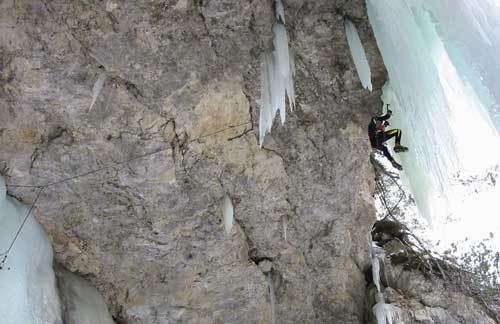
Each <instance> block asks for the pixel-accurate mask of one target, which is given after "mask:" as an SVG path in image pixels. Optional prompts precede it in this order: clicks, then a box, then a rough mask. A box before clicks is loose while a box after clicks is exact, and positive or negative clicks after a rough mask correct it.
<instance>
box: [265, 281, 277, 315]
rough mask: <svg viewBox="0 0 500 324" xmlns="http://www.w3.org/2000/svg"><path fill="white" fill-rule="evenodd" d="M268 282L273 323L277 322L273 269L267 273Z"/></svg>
mask: <svg viewBox="0 0 500 324" xmlns="http://www.w3.org/2000/svg"><path fill="white" fill-rule="evenodd" d="M267 283H268V285H269V300H270V301H271V324H275V323H276V295H275V294H274V286H273V280H272V278H271V271H269V272H268V273H267Z"/></svg>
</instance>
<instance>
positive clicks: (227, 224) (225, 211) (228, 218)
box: [222, 195, 234, 235]
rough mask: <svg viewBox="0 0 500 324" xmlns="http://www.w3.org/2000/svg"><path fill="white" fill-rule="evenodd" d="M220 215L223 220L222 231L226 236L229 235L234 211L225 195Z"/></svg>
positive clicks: (229, 199)
mask: <svg viewBox="0 0 500 324" xmlns="http://www.w3.org/2000/svg"><path fill="white" fill-rule="evenodd" d="M222 215H223V218H224V230H225V231H226V234H227V235H229V234H230V233H231V229H232V228H233V217H234V209H233V203H232V202H231V198H229V196H228V195H226V196H225V197H224V200H223V201H222Z"/></svg>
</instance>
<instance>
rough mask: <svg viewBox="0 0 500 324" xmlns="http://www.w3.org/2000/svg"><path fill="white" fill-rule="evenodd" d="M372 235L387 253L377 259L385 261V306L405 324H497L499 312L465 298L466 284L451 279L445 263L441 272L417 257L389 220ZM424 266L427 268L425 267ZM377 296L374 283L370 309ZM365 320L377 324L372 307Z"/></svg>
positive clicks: (420, 255) (404, 235)
mask: <svg viewBox="0 0 500 324" xmlns="http://www.w3.org/2000/svg"><path fill="white" fill-rule="evenodd" d="M372 235H373V239H374V241H376V243H377V247H378V249H382V248H383V250H382V251H383V253H379V254H378V255H377V256H378V258H379V260H381V261H382V262H381V265H382V266H381V272H380V279H381V280H380V282H381V285H382V286H383V287H382V289H381V291H382V292H383V296H382V297H383V299H384V300H385V303H387V304H391V305H392V306H396V307H398V308H399V309H400V310H401V311H400V314H399V317H398V320H399V321H401V322H402V323H406V324H418V323H425V324H495V323H497V322H496V321H495V320H493V317H495V316H497V315H496V314H494V313H495V309H492V308H490V309H488V307H487V306H486V303H485V300H484V299H481V298H482V297H479V298H475V299H474V298H472V297H470V296H468V295H467V294H465V293H464V291H463V285H464V283H463V282H460V284H459V283H458V282H459V281H456V280H453V279H452V278H453V276H456V275H457V274H456V273H454V272H453V269H452V268H451V267H446V265H447V263H445V262H444V261H440V263H439V264H440V265H439V268H438V266H437V265H438V263H436V260H433V259H430V258H429V257H428V255H427V254H425V253H424V252H418V250H417V249H416V248H415V246H414V245H413V244H412V243H410V242H412V240H410V239H409V236H410V234H409V232H408V231H407V230H406V229H405V228H404V226H402V224H401V223H399V222H395V221H392V220H389V219H383V220H380V221H377V222H376V223H375V226H374V228H373V231H372ZM424 260H425V262H427V264H428V265H429V266H423V264H422V262H424ZM432 268H436V269H434V270H432V272H434V271H435V272H436V273H437V275H436V274H434V273H430V271H429V269H432ZM422 271H425V275H424V273H423V272H422ZM442 274H444V276H443V275H442ZM443 278H445V279H443ZM378 296H380V294H378ZM378 296H377V288H376V287H375V285H374V284H373V283H372V284H371V285H370V289H369V294H368V295H367V297H368V300H367V302H366V304H367V306H369V305H373V304H375V300H376V299H377V298H378ZM483 297H484V296H483ZM481 301H482V303H481ZM367 319H369V320H370V322H371V323H377V321H376V319H375V316H374V314H373V312H372V309H371V307H367Z"/></svg>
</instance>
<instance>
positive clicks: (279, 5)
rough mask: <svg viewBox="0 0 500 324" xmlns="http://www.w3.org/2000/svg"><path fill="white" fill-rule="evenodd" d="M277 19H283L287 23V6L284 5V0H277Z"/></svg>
mask: <svg viewBox="0 0 500 324" xmlns="http://www.w3.org/2000/svg"><path fill="white" fill-rule="evenodd" d="M275 4H276V19H277V20H278V21H280V20H281V21H282V22H283V24H285V8H284V7H283V2H281V0H276V3H275Z"/></svg>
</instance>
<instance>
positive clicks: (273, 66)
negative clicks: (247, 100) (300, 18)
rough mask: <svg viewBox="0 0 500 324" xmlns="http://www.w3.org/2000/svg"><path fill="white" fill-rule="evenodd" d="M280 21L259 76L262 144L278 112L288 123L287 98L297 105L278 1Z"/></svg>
mask: <svg viewBox="0 0 500 324" xmlns="http://www.w3.org/2000/svg"><path fill="white" fill-rule="evenodd" d="M275 8H276V17H277V20H276V22H275V23H274V26H273V32H274V39H273V46H274V51H273V52H272V53H271V54H267V53H266V54H264V56H263V59H262V63H261V75H260V115H259V143H260V145H261V146H262V142H263V141H264V137H265V136H266V134H267V133H269V132H270V131H271V128H272V126H273V122H274V118H275V116H276V113H277V112H278V111H279V113H280V119H281V124H282V125H283V124H284V123H285V117H286V110H285V107H286V99H285V97H286V98H287V99H288V105H289V107H290V109H293V107H294V106H295V91H294V86H293V76H294V74H295V70H294V64H293V56H292V54H291V53H290V50H289V48H288V36H287V33H286V28H285V25H284V9H283V4H282V2H281V0H277V1H276V2H275Z"/></svg>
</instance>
